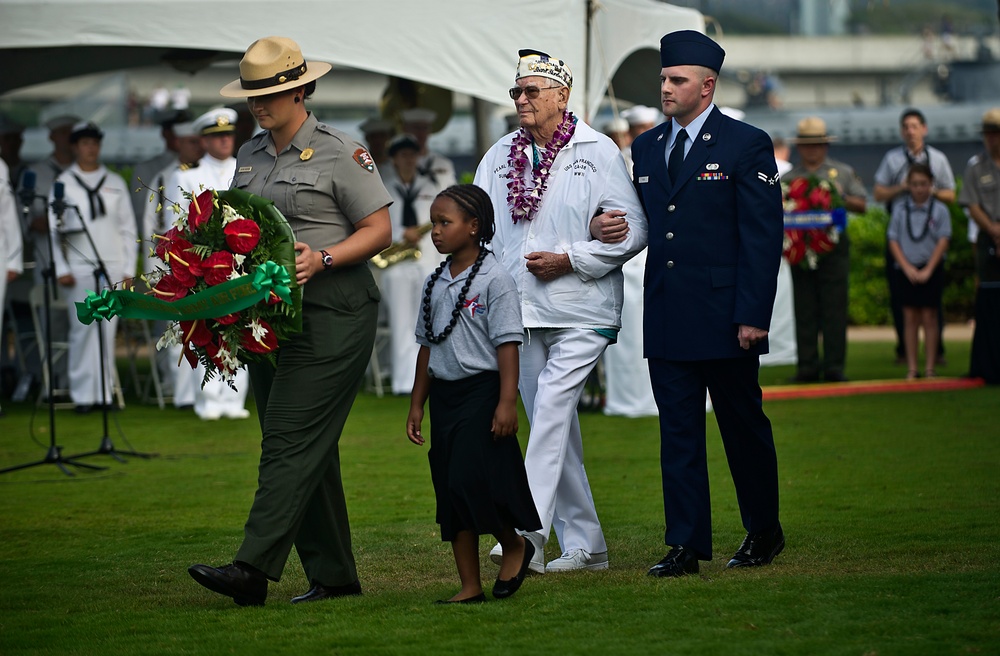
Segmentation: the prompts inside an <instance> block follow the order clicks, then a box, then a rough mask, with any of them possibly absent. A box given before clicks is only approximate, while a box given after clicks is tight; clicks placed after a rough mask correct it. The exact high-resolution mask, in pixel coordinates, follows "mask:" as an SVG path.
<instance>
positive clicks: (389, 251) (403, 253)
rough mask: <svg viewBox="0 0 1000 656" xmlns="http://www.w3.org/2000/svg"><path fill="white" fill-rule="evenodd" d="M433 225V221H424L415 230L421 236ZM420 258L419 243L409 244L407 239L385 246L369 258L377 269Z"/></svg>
mask: <svg viewBox="0 0 1000 656" xmlns="http://www.w3.org/2000/svg"><path fill="white" fill-rule="evenodd" d="M433 227H434V224H433V223H425V224H424V225H422V226H420V227H418V228H417V232H419V233H420V236H421V237H423V236H424V235H426V234H427V233H428V232H430V231H431V228H433ZM419 259H420V246H419V244H411V243H410V242H408V241H405V240H404V241H397V242H395V243H393V244H392V245H390V246H389V247H388V248H386V249H385V250H384V251H382V252H381V253H378V254H376V255H375V256H374V257H372V259H371V263H372V264H374V265H375V266H376V267H378V268H379V269H387V268H389V267H391V266H392V265H393V264H399V263H400V262H405V261H406V260H419Z"/></svg>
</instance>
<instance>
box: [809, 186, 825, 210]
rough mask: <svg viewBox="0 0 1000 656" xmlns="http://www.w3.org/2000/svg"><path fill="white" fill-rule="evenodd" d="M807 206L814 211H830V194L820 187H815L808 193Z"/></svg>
mask: <svg viewBox="0 0 1000 656" xmlns="http://www.w3.org/2000/svg"><path fill="white" fill-rule="evenodd" d="M809 206H810V207H811V208H812V209H814V210H828V209H830V192H829V191H827V190H826V189H823V188H822V187H816V188H814V189H813V190H812V191H810V192H809Z"/></svg>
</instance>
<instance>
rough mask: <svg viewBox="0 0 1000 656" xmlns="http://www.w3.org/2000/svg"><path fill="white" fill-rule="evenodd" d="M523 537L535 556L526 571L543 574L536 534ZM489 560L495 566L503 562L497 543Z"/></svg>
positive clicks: (543, 560)
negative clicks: (533, 548) (529, 544)
mask: <svg viewBox="0 0 1000 656" xmlns="http://www.w3.org/2000/svg"><path fill="white" fill-rule="evenodd" d="M523 536H524V538H525V539H526V540H531V544H532V546H534V547H535V555H534V556H532V557H531V562H530V563H528V570H530V571H532V572H534V573H535V574H544V573H545V548H544V546H543V545H542V544H541V541H542V540H541V538H540V537H539V536H538V534H537V533H524V534H523ZM605 559H606V558H605ZM490 560H491V561H493V564H495V565H499V564H500V563H502V562H503V548H501V547H500V544H499V543H497V544H496V545H495V546H494V547H493V548H492V549H490Z"/></svg>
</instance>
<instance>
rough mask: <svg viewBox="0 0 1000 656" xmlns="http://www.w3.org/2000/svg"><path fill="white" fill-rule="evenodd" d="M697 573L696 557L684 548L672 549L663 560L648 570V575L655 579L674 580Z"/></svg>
mask: <svg viewBox="0 0 1000 656" xmlns="http://www.w3.org/2000/svg"><path fill="white" fill-rule="evenodd" d="M697 573H698V556H696V555H695V553H694V552H693V551H691V550H690V549H686V548H685V547H672V548H671V549H670V552H669V553H667V555H666V556H664V557H663V560H661V561H660V562H658V563H656V564H655V565H653V566H652V567H650V568H649V575H650V576H655V577H657V578H664V577H675V578H676V577H679V576H685V575H687V574H697Z"/></svg>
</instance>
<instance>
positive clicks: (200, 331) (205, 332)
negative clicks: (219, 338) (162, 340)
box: [181, 319, 214, 346]
mask: <svg viewBox="0 0 1000 656" xmlns="http://www.w3.org/2000/svg"><path fill="white" fill-rule="evenodd" d="M181 333H182V334H183V335H184V337H183V339H184V343H185V344H188V343H191V344H194V345H195V346H207V345H208V344H210V343H211V342H212V338H213V337H214V335H213V334H212V331H211V330H209V329H208V326H206V325H205V322H204V321H202V320H201V319H196V320H195V321H182V322H181Z"/></svg>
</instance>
